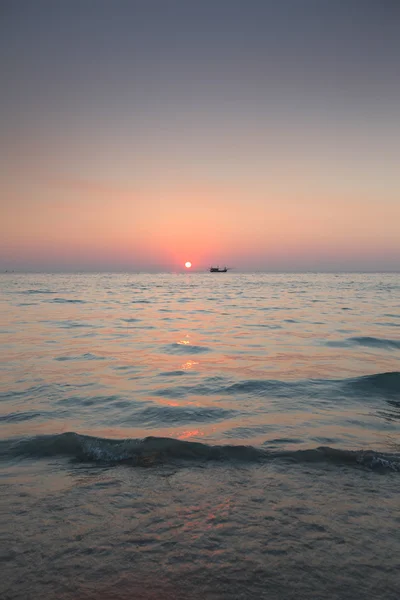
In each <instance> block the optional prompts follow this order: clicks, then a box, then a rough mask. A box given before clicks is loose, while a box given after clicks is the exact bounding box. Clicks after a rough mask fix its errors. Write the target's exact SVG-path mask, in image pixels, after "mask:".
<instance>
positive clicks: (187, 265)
mask: <svg viewBox="0 0 400 600" xmlns="http://www.w3.org/2000/svg"><path fill="white" fill-rule="evenodd" d="M191 266H192V263H191V262H189V261H187V262H185V267H186V268H187V269H190V267H191Z"/></svg>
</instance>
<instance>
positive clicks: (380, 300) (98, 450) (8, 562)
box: [0, 273, 400, 599]
mask: <svg viewBox="0 0 400 600" xmlns="http://www.w3.org/2000/svg"><path fill="white" fill-rule="evenodd" d="M0 306H1V323H0V331H1V338H2V360H1V395H0V400H1V401H0V475H1V479H0V482H1V487H2V490H1V499H0V507H1V511H2V519H1V522H2V523H3V525H2V526H1V527H2V539H3V542H4V543H3V544H2V548H3V550H2V551H1V553H0V561H1V565H2V572H3V576H2V578H1V580H0V596H1V597H2V598H5V599H14V598H15V599H25V598H39V597H42V598H44V599H47V598H49V599H50V598H55V597H57V598H65V599H70V598H71V599H72V598H102V599H103V598H104V599H108V598H110V599H111V598H144V599H145V598H163V599H164V598H195V599H196V598H213V599H214V598H215V599H222V598H266V599H267V598H268V599H275V598H276V599H286V598H293V599H294V598H304V599H306V598H315V599H320V598H337V599H343V598H345V599H347V598H349V599H350V598H351V599H354V598H360V599H361V598H368V599H369V598H371V599H372V598H388V599H391V598H393V599H394V598H398V589H399V588H400V575H399V573H400V562H399V556H400V533H399V531H400V527H399V525H400V500H399V491H400V435H399V433H400V368H399V359H400V276H399V275H394V274H373V275H361V274H352V275H334V274H333V275H322V274H320V275H309V274H307V275H287V274H285V275H270V274H268V275H267V274H250V275H243V274H239V273H228V274H214V275H211V274H208V273H207V274H196V273H188V274H184V275H172V274H171V275H130V274H124V275H105V274H101V275H82V274H80V275H16V274H4V275H2V276H0Z"/></svg>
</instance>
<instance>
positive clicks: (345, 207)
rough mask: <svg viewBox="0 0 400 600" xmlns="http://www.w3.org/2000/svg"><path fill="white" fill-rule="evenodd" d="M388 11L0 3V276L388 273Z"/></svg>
mask: <svg viewBox="0 0 400 600" xmlns="http://www.w3.org/2000/svg"><path fill="white" fill-rule="evenodd" d="M399 65H400V3H398V2H397V1H395V0H380V1H373V0H362V1H361V0H347V1H342V0H338V1H337V2H332V1H330V0H281V2H276V1H275V0H259V1H258V0H248V1H247V2H243V1H239V0H219V1H215V0H214V1H213V2H211V1H208V0H204V1H203V2H191V1H184V0H181V1H178V0H168V1H166V0H164V1H162V0H130V1H127V0H114V1H113V2H108V1H106V0H96V1H94V2H82V1H81V0H69V1H68V2H54V1H53V2H52V1H50V0H46V1H44V0H36V1H35V2H31V1H29V0H16V1H11V0H10V1H4V2H2V3H1V6H0V72H1V89H2V92H1V100H0V128H1V132H2V134H1V140H0V155H1V158H0V165H1V175H0V191H1V195H0V270H5V269H8V270H11V269H15V270H28V271H32V270H37V271H40V270H46V271H52V270H55V271H63V270H65V271H71V270H84V271H96V270H100V271H113V270H115V271H123V270H126V271H160V270H166V271H169V270H177V269H178V270H179V269H181V270H183V269H184V266H183V265H184V263H185V261H187V260H190V261H191V262H192V263H193V269H194V270H196V269H197V268H203V267H204V268H205V267H207V266H208V265H210V264H214V263H216V264H220V265H222V264H228V265H231V266H234V267H235V268H236V269H238V270H246V271H254V270H258V271H260V270H267V271H269V270H271V271H279V270H282V271H308V270H312V271H338V270H344V271H358V270H359V271H369V270H370V271H377V270H388V271H396V270H399V269H400V179H399V176H398V168H399V164H400V142H399V140H400V72H399Z"/></svg>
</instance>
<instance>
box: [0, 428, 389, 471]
mask: <svg viewBox="0 0 400 600" xmlns="http://www.w3.org/2000/svg"><path fill="white" fill-rule="evenodd" d="M0 456H1V457H2V458H7V457H17V456H19V457H36V458H49V457H56V456H66V457H70V458H72V459H75V460H78V461H84V462H86V461H87V462H101V463H108V464H110V465H112V464H128V465H131V466H138V467H140V466H142V467H144V466H146V467H150V466H157V465H160V464H165V463H171V462H173V463H177V462H181V461H185V462H187V461H191V462H199V461H202V462H204V461H234V462H238V461H240V462H247V463H255V462H257V463H263V462H270V461H272V460H280V461H282V460H283V461H289V462H291V463H310V462H312V463H324V462H325V463H333V464H337V465H346V466H356V467H357V466H358V467H360V466H361V467H365V468H369V469H377V470H381V471H394V472H398V473H400V454H382V453H379V452H374V451H370V450H368V451H363V450H342V449H338V448H330V447H320V448H314V449H309V450H294V451H290V450H287V451H271V450H267V449H261V448H256V447H254V446H235V445H220V446H213V445H209V444H204V443H201V442H192V441H183V440H178V439H175V438H164V437H147V438H145V439H143V440H140V439H123V440H116V439H107V438H100V437H91V436H88V435H81V434H78V433H74V432H70V433H61V434H55V435H47V436H37V437H33V438H30V439H28V440H26V439H24V440H13V441H3V442H1V443H0Z"/></svg>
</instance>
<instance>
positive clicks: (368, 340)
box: [325, 336, 400, 350]
mask: <svg viewBox="0 0 400 600" xmlns="http://www.w3.org/2000/svg"><path fill="white" fill-rule="evenodd" d="M325 345H326V346H332V347H333V348H346V347H348V346H354V345H357V346H366V347H368V348H383V349H385V350H400V340H390V339H387V338H377V337H372V336H360V337H357V336H356V337H350V338H346V339H343V340H328V341H327V342H325Z"/></svg>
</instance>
